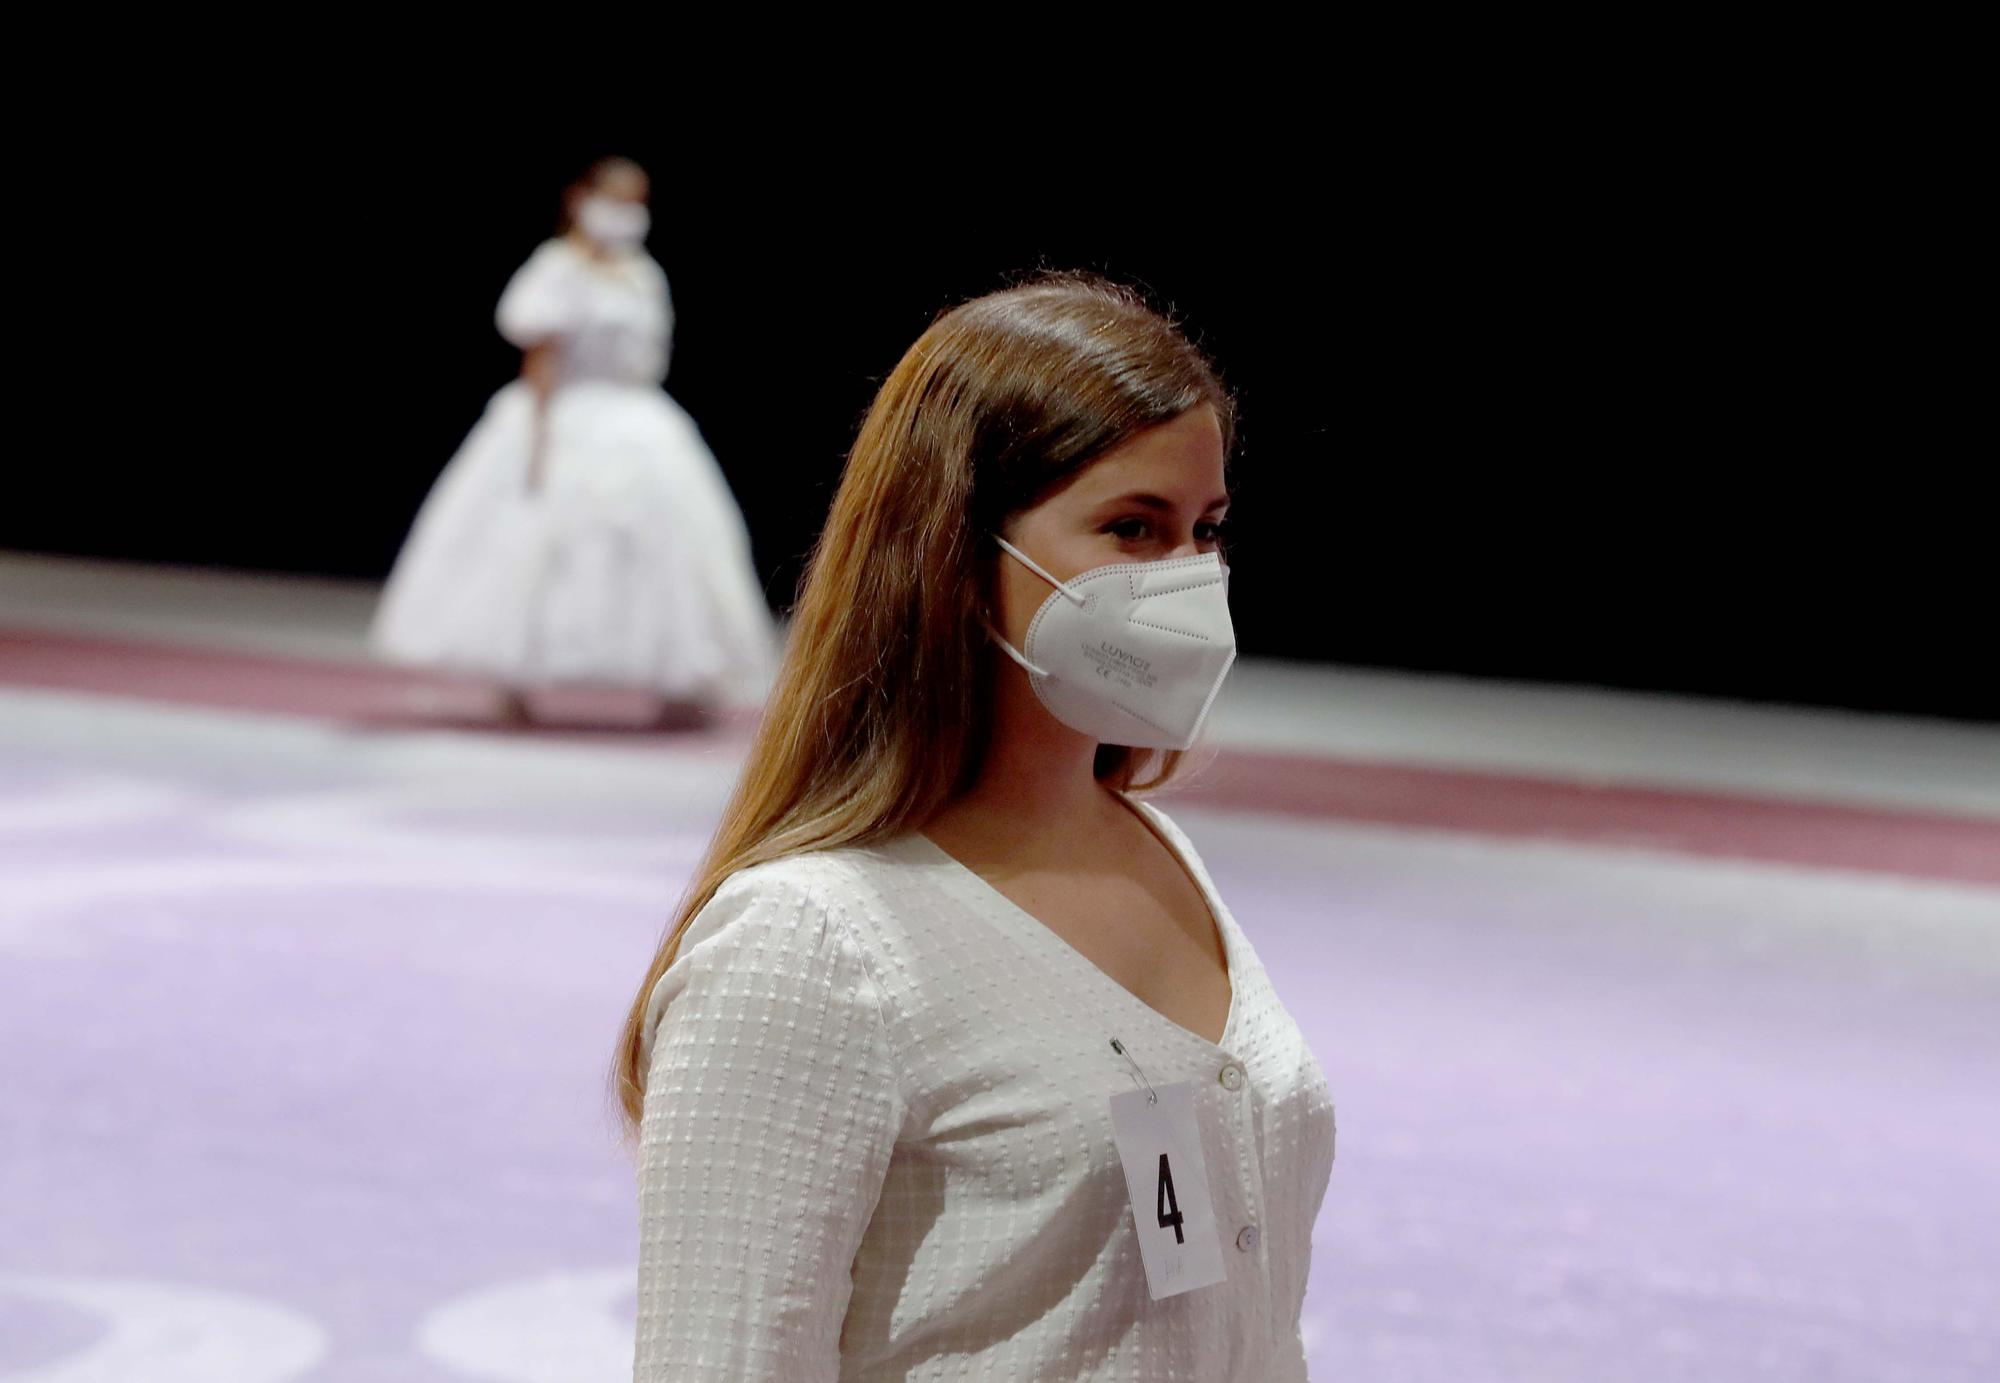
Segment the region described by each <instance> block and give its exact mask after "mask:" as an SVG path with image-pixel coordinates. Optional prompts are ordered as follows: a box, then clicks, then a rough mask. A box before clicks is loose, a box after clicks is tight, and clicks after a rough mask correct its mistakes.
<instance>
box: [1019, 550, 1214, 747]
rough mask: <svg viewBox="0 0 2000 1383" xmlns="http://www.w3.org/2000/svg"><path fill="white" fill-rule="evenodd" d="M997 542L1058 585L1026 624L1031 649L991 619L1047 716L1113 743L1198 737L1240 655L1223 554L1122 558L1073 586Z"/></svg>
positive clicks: (1184, 741)
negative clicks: (1231, 618)
mask: <svg viewBox="0 0 2000 1383" xmlns="http://www.w3.org/2000/svg"><path fill="white" fill-rule="evenodd" d="M993 541H995V542H996V543H998V544H1000V546H1001V547H1002V548H1003V549H1004V550H1005V551H1007V552H1008V553H1010V554H1012V555H1013V556H1014V557H1015V558H1016V559H1017V560H1019V561H1020V563H1021V564H1022V565H1023V566H1025V567H1027V569H1028V570H1029V571H1032V572H1033V573H1035V575H1037V576H1039V577H1041V578H1042V580H1044V581H1046V582H1048V583H1049V584H1050V585H1051V586H1054V587H1055V588H1056V589H1055V593H1054V594H1053V595H1051V596H1050V597H1049V598H1048V599H1047V600H1045V601H1043V602H1042V607H1041V608H1040V609H1039V610H1037V611H1035V617H1034V619H1033V620H1032V621H1031V622H1030V623H1029V625H1028V637H1027V639H1026V640H1025V642H1026V644H1027V646H1028V647H1027V651H1026V652H1025V653H1023V652H1022V651H1020V650H1018V649H1016V648H1015V647H1014V646H1013V645H1012V644H1010V643H1008V642H1007V640H1006V639H1004V638H1002V637H1001V636H1000V631H999V630H997V629H995V628H994V627H993V626H992V625H991V624H988V625H987V626H986V632H987V633H989V634H991V635H992V636H993V640H994V642H995V643H997V644H999V645H1000V647H1001V648H1002V649H1004V650H1005V651H1006V653H1007V656H1008V657H1010V658H1012V659H1013V660H1014V661H1015V662H1017V663H1019V664H1020V665H1021V666H1022V667H1024V668H1026V669H1027V670H1028V681H1029V684H1030V685H1032V686H1033V687H1034V689H1035V695H1036V696H1038V697H1040V698H1041V702H1042V704H1043V705H1044V706H1046V707H1048V708H1049V714H1051V715H1053V716H1054V717H1055V718H1056V719H1057V720H1060V721H1061V722H1062V723H1063V724H1065V725H1067V726H1069V727H1070V728H1071V729H1072V730H1077V731H1080V732H1081V733H1083V734H1086V735H1094V736H1095V737H1096V738H1097V739H1098V740H1099V742H1101V743H1104V744H1126V745H1132V746H1134V747H1136V748H1141V749H1186V748H1187V747H1188V746H1189V745H1191V744H1193V743H1194V737H1195V735H1196V734H1197V733H1198V732H1199V731H1200V730H1201V725H1202V722H1203V721H1204V720H1206V719H1207V718H1208V708H1209V707H1210V706H1211V705H1213V704H1214V702H1215V694H1216V693H1217V692H1219V691H1220V690H1222V679H1223V678H1224V677H1225V676H1226V675H1228V672H1229V665H1230V664H1231V663H1233V662H1235V661H1236V631H1235V628H1234V627H1233V626H1232V625H1231V624H1230V622H1229V599H1228V592H1229V569H1228V568H1227V567H1225V566H1223V565H1222V559H1221V558H1220V557H1219V556H1217V555H1216V554H1215V553H1213V552H1205V553H1203V554H1202V555H1200V556H1199V557H1171V558H1168V559H1166V560H1165V561H1160V562H1121V563H1118V564H1117V565H1115V566H1108V567H1094V568H1092V569H1091V570H1089V571H1087V572H1084V573H1082V574H1081V575H1078V576H1076V577H1073V578H1071V579H1070V580H1069V581H1066V582H1065V581H1058V580H1056V579H1055V578H1054V577H1053V576H1051V575H1049V574H1048V573H1047V572H1046V571H1044V570H1042V568H1041V567H1040V566H1039V565H1037V564H1036V562H1035V561H1034V559H1033V558H1031V557H1029V556H1028V554H1027V553H1025V552H1023V551H1021V549H1019V548H1017V547H1015V546H1014V545H1013V544H1012V543H1010V542H1008V541H1007V540H1006V539H1005V538H1002V537H1000V536H999V535H998V534H995V535H994V537H993Z"/></svg>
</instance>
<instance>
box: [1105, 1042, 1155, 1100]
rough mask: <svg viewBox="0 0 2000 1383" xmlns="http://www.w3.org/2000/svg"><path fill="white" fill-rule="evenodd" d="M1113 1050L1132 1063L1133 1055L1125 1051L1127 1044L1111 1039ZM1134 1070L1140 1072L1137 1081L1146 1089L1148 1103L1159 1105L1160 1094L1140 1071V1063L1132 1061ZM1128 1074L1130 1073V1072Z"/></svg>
mask: <svg viewBox="0 0 2000 1383" xmlns="http://www.w3.org/2000/svg"><path fill="white" fill-rule="evenodd" d="M1111 1050H1112V1051H1114V1052H1116V1053H1118V1055H1120V1056H1122V1057H1124V1058H1125V1059H1126V1060H1127V1061H1132V1054H1131V1053H1130V1052H1128V1051H1126V1050H1125V1044H1124V1043H1123V1042H1120V1041H1119V1040H1118V1039H1117V1038H1115V1037H1114V1038H1112V1039H1111ZM1132 1070H1133V1071H1136V1072H1138V1076H1137V1079H1138V1081H1139V1083H1140V1084H1141V1085H1143V1086H1145V1087H1146V1103H1147V1104H1158V1103H1159V1102H1160V1096H1159V1093H1158V1092H1157V1091H1155V1090H1154V1089H1153V1083H1152V1082H1151V1081H1149V1080H1147V1079H1146V1073H1145V1072H1144V1071H1141V1070H1139V1063H1138V1062H1136V1061H1132ZM1128 1074H1130V1073H1129V1072H1128Z"/></svg>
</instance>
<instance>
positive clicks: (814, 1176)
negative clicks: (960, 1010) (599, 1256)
mask: <svg viewBox="0 0 2000 1383" xmlns="http://www.w3.org/2000/svg"><path fill="white" fill-rule="evenodd" d="M768 868H769V867H768V866H767V867H766V869H765V870H753V871H748V872H747V873H745V874H737V875H733V876H731V877H730V878H729V879H727V880H725V881H724V883H723V886H722V888H721V889H720V890H718V891H717V893H716V895H715V897H714V898H713V899H712V900H711V901H710V902H709V903H708V905H707V906H706V907H704V908H703V909H702V910H701V912H700V913H699V914H697V916H696V917H695V919H694V921H693V923H691V924H690V927H689V929H688V932H687V933H686V935H685V936H683V938H682V944H681V949H680V952H679V954H678V955H677V956H676V957H675V961H674V964H673V965H672V967H670V968H669V969H668V971H667V972H666V974H665V975H663V976H662V977H661V978H660V981H659V983H658V985H656V986H655V989H654V993H653V996H652V1004H651V1006H650V1008H649V1011H648V1017H647V1022H648V1023H649V1024H650V1023H652V1022H653V1021H654V1019H655V1018H657V1020H658V1024H657V1027H654V1028H651V1029H650V1031H651V1032H652V1046H651V1050H650V1053H649V1054H648V1056H647V1064H648V1065H647V1069H648V1075H647V1086H646V1097H645V1109H644V1117H643V1120H642V1123H641V1134H640V1147H639V1221H640V1223H639V1237H640V1245H639V1283H638V1331H637V1344H638V1348H637V1356H636V1358H635V1360H634V1368H633V1377H634V1379H635V1380H636V1383H667V1380H670V1379H671V1380H673V1381H674V1383H724V1380H728V1383H780V1380H782V1381H783V1383H833V1380H835V1379H837V1378H838V1376H839V1371H840V1332H841V1326H842V1323H843V1321H844V1319H845V1317H846V1313H847V1306H848V1301H849V1297H850V1294H851V1292H852V1289H853V1281H852V1278H851V1276H850V1273H851V1269H852V1265H853V1262H854V1256H855V1252H856V1250H857V1249H858V1247H859V1246H860V1242H861V1236H862V1233H863V1231H864V1230H865V1229H866V1228H867V1226H868V1223H869V1220H870V1219H871V1217H872V1216H873V1214H874V1211H875V1206H876V1202H877V1200H878V1198H879V1197H880V1195H881V1192H882V1186H883V1181H884V1178H885V1177H886V1175H887V1172H888V1167H889V1154H890V1151H891V1149H892V1147H893V1146H894V1144H895V1140H896V1136H897V1133H898V1131H899V1130H900V1128H901V1126H902V1121H903V1116H904V1112H905V1110H904V1103H903V1095H902V1093H901V1087H900V1083H899V1081H898V1078H897V1073H896V1069H895V1064H894V1061H893V1059H892V1055H891V1052H890V1050H889V1046H888V1042H887V1038H886V1034H885V1032H884V1029H883V1021H882V1012H881V1005H880V999H879V994H878V991H877V988H876V985H875V983H874V980H873V978H872V977H871V975H870V973H869V967H868V962H867V959H866V957H864V955H863V954H862V952H861V950H860V948H859V947H858V945H857V944H856V942H855V940H854V938H853V937H852V936H851V935H850V933H849V931H848V930H847V927H846V924H845V921H844V919H843V917H842V915H841V913H840V910H839V907H838V905H837V904H832V905H830V904H828V903H827V902H826V901H825V900H823V899H822V898H821V897H819V896H818V895H816V894H815V893H813V892H809V891H808V890H807V889H805V888H803V887H801V886H799V885H797V884H795V883H793V882H790V881H787V880H785V879H783V878H782V877H772V876H771V875H770V874H768V873H767V872H766V870H768Z"/></svg>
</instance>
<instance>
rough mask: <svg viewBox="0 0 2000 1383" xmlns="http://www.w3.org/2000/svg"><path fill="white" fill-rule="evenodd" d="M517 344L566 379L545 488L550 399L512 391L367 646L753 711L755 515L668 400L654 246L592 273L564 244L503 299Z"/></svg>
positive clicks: (496, 403) (667, 318)
mask: <svg viewBox="0 0 2000 1383" xmlns="http://www.w3.org/2000/svg"><path fill="white" fill-rule="evenodd" d="M496 315H497V319H498V323H499V327H500V333H501V335H503V336H505V337H506V338H507V339H508V340H509V341H512V342H513V343H514V344H515V345H517V346H521V347H523V348H525V347H527V346H529V345H532V344H535V343H536V342H539V341H543V340H547V339H550V338H553V339H554V340H555V342H556V344H557V352H558V355H559V357H560V375H559V381H558V383H557V385H556V387H555V388H554V390H553V391H552V393H551V395H550V398H549V402H548V411H547V416H546V422H545V426H546V429H547V432H546V441H545V444H544V452H543V458H542V475H541V484H540V486H539V488H538V489H537V490H536V491H534V492H532V493H531V492H530V491H529V489H528V463H529V453H530V447H531V443H532V438H533V431H534V422H535V416H534V415H535V397H534V393H533V390H532V387H531V386H530V385H529V384H528V382H527V381H526V380H520V379H517V380H515V381H514V382H512V383H510V384H508V385H506V386H505V387H504V388H502V389H501V390H500V391H499V392H498V393H496V394H495V395H494V396H493V398H492V400H491V401H490V402H489V403H488V404H487V406H486V411H485V413H484V414H482V415H481V417H480V419H479V421H478V422H477V423H476V424H474V426H473V428H472V431H471V432H470V433H468V434H467V435H466V438H465V442H464V444H463V445H462V446H461V447H460V448H459V450H458V453H457V455H455V456H453V457H452V459H451V461H450V462H449V464H447V465H446V467H445V469H444V472H443V474H441V475H440V476H439V477H438V480H437V483H436V485H435V486H433V487H432V490H431V492H430V495H429V496H428V497H427V498H426V499H425V501H424V504H423V507H422V509H421V510H419V512H418V514H417V518H416V522H415V523H414V524H413V525H412V527H411V529H410V536H409V539H408V540H407V542H406V543H405V544H404V546H403V550H402V552H401V554H400V555H399V556H398V557H397V559H396V565H395V568H394V570H393V571H391V573H390V575H389V581H388V585H387V586H386V588H385V589H384V591H383V596H382V603H381V605H380V606H379V607H378V609H377V612H376V615H375V620H374V624H373V627H372V629H371V631H370V641H371V643H372V645H373V647H374V649H375V650H376V652H377V653H378V654H379V655H381V656H382V657H384V658H387V659H389V660H391V661H393V662H398V663H407V664H416V665H423V666H430V667H441V668H450V669H455V670H460V671H466V672H473V673H480V674H486V675H490V676H493V677H496V678H499V679H502V680H504V681H505V682H507V683H509V684H510V685H514V686H525V687H534V686H546V685H551V684H558V683H587V684H591V685H596V686H617V687H627V688H641V689H646V690H650V691H653V692H656V693H659V694H661V695H664V696H668V697H672V698H675V699H689V700H705V701H709V702H711V703H716V704H745V703H750V702H754V701H755V700H756V699H758V698H759V697H761V696H762V695H763V694H764V693H765V692H766V691H767V690H768V689H769V686H770V678H771V673H772V670H773V668H774V666H775V663H776V654H777V633H776V629H775V626H774V623H773V621H772V618H771V613H770V610H769V607H768V606H767V605H766V604H765V602H764V597H763V594H762V592H761V590H760V588H759V585H758V582H757V577H756V572H755V570H754V568H753V567H752V565H751V561H750V536H749V533H748V531H747V530H746V529H745V527H744V523H743V515H742V513H741V511H740V510H738V508H737V506H736V501H735V498H734V496H733V495H731V493H730V491H729V486H728V483H727V482H726V481H725V480H724V479H723V477H722V472H721V469H720V468H719V467H718V466H717V465H716V462H715V457H714V455H713V454H712V453H711V452H710V451H709V449H708V446H707V444H706V443H705V442H704V441H703V440H702V436H701V432H700V430H699V429H698V428H697V427H696V426H695V422H694V419H693V418H691V417H689V416H688V414H687V412H686V410H685V409H683V408H682V407H681V406H680V405H679V404H677V403H675V402H674V400H673V399H672V398H671V397H670V396H669V395H668V394H667V393H666V391H665V390H664V389H663V388H662V387H661V385H662V383H663V382H664V381H665V379H666V375H667V359H668V351H669V344H670V342H671V339H672V331H673V305H672V300H671V298H670V297H669V295H668V291H667V277H666V274H665V273H664V272H663V271H662V270H661V268H660V266H659V265H658V264H657V263H656V262H655V261H654V260H653V258H652V257H651V256H650V255H648V254H646V253H645V252H644V251H643V250H632V251H625V252H621V253H617V254H616V257H615V258H614V259H613V260H611V261H610V262H608V263H606V262H600V261H597V260H594V259H592V258H591V257H590V256H589V255H587V254H586V253H585V252H584V251H583V250H582V249H580V248H579V247H577V246H576V245H574V244H572V243H571V242H569V241H568V240H564V239H555V240H550V241H548V242H546V243H545V244H543V245H542V246H540V247H539V248H538V249H536V251H535V252H534V254H533V255H532V256H530V257H529V259H528V262H527V263H526V264H524V265H522V266H521V268H520V269H519V270H518V271H516V273H515V274H514V277H513V279H512V280H511V281H509V283H508V285H507V288H506V291H505V292H504V293H503V294H502V295H501V298H500V305H499V309H498V312H497V314H496Z"/></svg>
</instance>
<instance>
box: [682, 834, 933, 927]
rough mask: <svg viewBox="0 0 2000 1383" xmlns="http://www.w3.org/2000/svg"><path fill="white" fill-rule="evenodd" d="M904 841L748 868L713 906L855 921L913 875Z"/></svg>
mask: <svg viewBox="0 0 2000 1383" xmlns="http://www.w3.org/2000/svg"><path fill="white" fill-rule="evenodd" d="M905 844H906V842H905V839H904V837H902V836H897V837H893V838H890V839H887V840H884V841H879V842H872V843H868V844H858V845H841V846H832V847H828V848H823V849H817V850H801V851H798V852H796V853H794V854H789V855H783V856H780V857H779V858H777V859H773V860H764V861H761V862H759V863H757V864H752V865H746V866H744V867H743V868H741V869H737V870H734V871H732V872H731V873H729V874H728V875H727V876H725V877H724V878H723V880H722V882H721V884H720V885H718V886H717V888H716V890H715V895H714V899H713V901H712V902H711V903H710V905H709V906H710V907H719V908H721V909H723V910H727V911H735V910H740V909H743V908H746V907H752V906H756V905H758V904H772V903H781V904H788V905H792V906H795V907H798V908H803V909H806V910H809V911H812V912H816V913H822V914H838V915H840V916H841V917H843V918H844V919H848V920H851V919H852V918H854V917H857V916H859V915H861V914H867V913H875V912H879V911H881V910H882V909H883V908H884V906H885V905H887V904H888V903H889V902H890V900H891V899H893V898H894V896H895V895H896V894H897V893H898V892H899V891H900V890H901V888H902V887H903V885H904V884H905V883H906V882H907V880H908V878H909V877H910V873H911V860H910V858H909V852H908V850H907V849H906V848H905Z"/></svg>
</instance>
